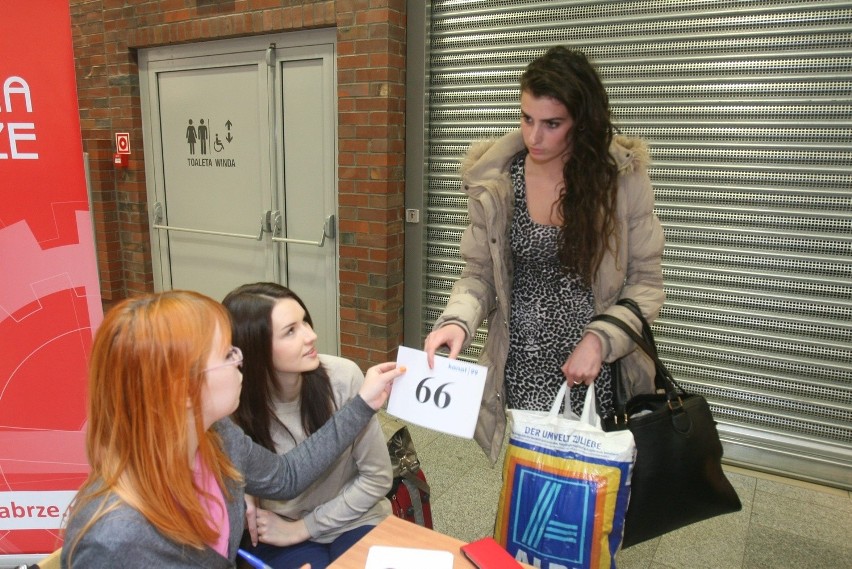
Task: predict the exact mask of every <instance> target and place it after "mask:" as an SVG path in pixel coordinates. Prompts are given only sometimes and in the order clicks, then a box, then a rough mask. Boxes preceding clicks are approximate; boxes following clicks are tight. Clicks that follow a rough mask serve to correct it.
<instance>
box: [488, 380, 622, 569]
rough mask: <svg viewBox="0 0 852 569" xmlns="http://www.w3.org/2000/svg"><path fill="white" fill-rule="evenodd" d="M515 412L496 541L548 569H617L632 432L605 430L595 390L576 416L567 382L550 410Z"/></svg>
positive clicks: (496, 528) (517, 555)
mask: <svg viewBox="0 0 852 569" xmlns="http://www.w3.org/2000/svg"><path fill="white" fill-rule="evenodd" d="M563 399H564V400H565V409H566V411H565V414H564V415H559V406H560V403H561V402H562V400H563ZM509 416H510V421H511V433H510V436H509V447H508V448H507V450H506V461H505V463H504V465H503V489H502V491H501V493H500V504H499V506H498V509H497V523H496V526H495V529H494V533H495V535H494V538H495V539H496V540H497V541H498V542H499V543H500V545H502V546H503V547H505V548H506V550H507V551H508V552H509V553H510V554H511V555H512V556H513V557H514V558H515V559H517V560H518V561H523V562H524V563H529V564H530V565H534V566H536V567H542V568H543V569H544V568H546V569H581V568H583V569H587V568H594V569H614V568H615V554H616V552H617V551H618V549H619V546H620V545H621V537H622V534H623V531H624V515H625V512H626V511H627V502H628V499H629V497H630V474H631V471H632V467H633V461H634V459H635V458H636V447H635V445H634V442H633V434H632V433H631V432H630V431H627V430H625V431H617V432H610V433H607V432H604V431H603V430H602V429H601V422H600V418H599V417H598V414H597V412H596V411H595V394H594V389H592V388H590V389H588V393H587V395H586V400H585V405H584V408H583V414H582V416H581V417H579V418H578V417H577V416H576V415H574V414H573V413H571V410H570V405H569V403H568V397H567V396H566V385H565V384H563V386H562V388H561V389H560V391H559V393H558V394H557V396H556V401H555V402H554V404H553V407H552V408H551V410H550V412H549V413H548V412H543V411H522V410H515V409H513V410H509Z"/></svg>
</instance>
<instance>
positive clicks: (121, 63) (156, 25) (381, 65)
mask: <svg viewBox="0 0 852 569" xmlns="http://www.w3.org/2000/svg"><path fill="white" fill-rule="evenodd" d="M69 3H70V6H71V19H72V28H73V36H74V50H75V57H76V61H77V91H78V97H79V104H80V119H81V128H82V137H83V148H84V150H85V151H86V152H87V153H88V154H89V167H90V179H91V184H92V197H93V215H94V220H95V239H96V243H97V248H98V268H99V271H100V279H101V287H102V294H103V299H104V303H105V305H107V306H108V305H109V304H110V303H111V302H113V301H115V300H118V299H121V298H124V297H126V296H129V295H132V294H135V293H137V292H142V291H151V290H153V288H154V283H153V272H152V269H151V248H150V239H149V233H148V211H147V197H146V185H145V166H144V160H145V157H144V153H143V148H142V114H141V107H140V98H139V70H138V67H137V58H136V50H138V49H139V48H145V47H154V46H162V45H171V44H179V43H187V42H196V41H207V40H214V39H225V38H234V37H242V36H250V35H260V34H269V33H280V32H287V31H296V30H304V29H310V28H324V27H335V28H336V29H337V83H338V125H337V126H338V149H339V162H338V187H339V198H338V199H339V204H340V209H339V212H338V214H339V215H338V219H339V229H340V233H339V237H338V238H339V247H340V263H339V266H340V275H339V276H340V316H341V322H340V331H341V352H342V354H343V355H344V356H346V357H349V358H352V359H354V360H355V361H357V362H358V363H359V364H361V365H362V367H365V366H367V365H370V364H372V363H377V362H381V361H386V360H388V359H392V358H393V357H394V356H395V349H396V347H397V346H398V345H399V344H400V342H401V341H402V299H403V289H402V287H403V233H404V227H403V207H404V200H403V196H404V182H405V180H404V170H405V164H404V145H405V26H406V13H405V0H337V1H334V0H316V1H310V0H301V1H299V0H69ZM116 132H129V133H130V140H131V152H132V153H131V160H130V166H129V168H127V169H126V170H117V169H116V168H115V167H114V165H113V162H112V156H113V153H114V152H115V146H114V145H115V142H114V134H115V133H116Z"/></svg>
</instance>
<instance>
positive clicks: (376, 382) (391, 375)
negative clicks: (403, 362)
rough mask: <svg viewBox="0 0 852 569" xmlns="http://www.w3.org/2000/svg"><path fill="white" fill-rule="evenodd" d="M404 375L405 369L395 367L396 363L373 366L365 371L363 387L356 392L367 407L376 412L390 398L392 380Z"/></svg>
mask: <svg viewBox="0 0 852 569" xmlns="http://www.w3.org/2000/svg"><path fill="white" fill-rule="evenodd" d="M404 373H405V368H404V367H400V368H397V367H396V362H385V363H383V364H378V365H374V366H373V367H371V368H370V369H368V370H367V373H366V375H365V377H364V385H362V386H361V389H360V390H359V391H358V395H360V396H361V398H362V399H363V400H364V401H366V402H367V405H369V406H370V407H372V408H373V410H374V411H378V410H379V408H381V406H382V405H384V404H385V401H387V400H388V397H390V392H391V386H392V384H393V380H394V379H396V378H397V377H399V376H401V375H402V374H404Z"/></svg>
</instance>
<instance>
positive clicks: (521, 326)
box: [505, 152, 613, 417]
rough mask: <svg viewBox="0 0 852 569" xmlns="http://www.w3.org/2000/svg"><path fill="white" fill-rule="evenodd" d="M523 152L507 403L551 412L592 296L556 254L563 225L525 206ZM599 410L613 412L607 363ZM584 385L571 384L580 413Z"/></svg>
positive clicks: (515, 167)
mask: <svg viewBox="0 0 852 569" xmlns="http://www.w3.org/2000/svg"><path fill="white" fill-rule="evenodd" d="M525 158H526V153H525V152H522V153H520V154H519V155H518V156H517V157H515V158H514V159H513V160H512V165H511V170H510V173H511V177H512V187H513V189H514V194H515V210H514V214H513V217H512V229H511V246H512V262H513V265H514V276H513V282H512V307H511V312H510V317H509V354H508V357H507V359H506V379H505V386H506V403H507V405H508V407H509V409H529V410H535V411H547V410H549V409H550V406H551V404H552V403H553V400H554V398H555V397H556V392H557V391H558V390H559V387H560V386H561V384H562V383H563V382H564V381H565V376H564V375H563V373H562V369H561V368H562V365H563V364H564V363H565V360H566V359H567V358H568V355H569V354H570V353H571V352H572V351H573V350H574V347H575V346H576V345H577V343H578V342H579V341H580V338H582V336H583V329H584V328H585V326H586V325H587V324H588V323H589V320H590V319H591V318H592V316H594V314H595V308H594V306H595V303H594V295H593V293H592V290H591V288H590V287H587V286H585V285H584V284H583V283H582V281H581V280H580V278H579V277H578V276H577V275H574V274H566V273H565V272H564V271H563V270H562V267H561V266H560V263H559V259H558V254H557V250H558V241H557V240H558V237H559V228H558V227H555V226H552V225H540V224H538V223H536V222H534V221H533V220H532V218H531V217H530V213H529V210H528V209H527V199H526V182H525V177H524V160H525ZM594 386H595V395H596V399H597V404H598V413H599V414H600V415H601V416H604V417H605V416H607V415H610V414H612V409H613V397H612V378H611V375H610V370H609V365H607V364H604V365H603V366H602V367H601V373H600V375H599V376H598V378H597V379H596V380H595V383H594ZM586 389H587V387H586V386H585V385H582V386H579V387H575V388H572V389H571V409H572V410H573V411H574V412H575V413H577V414H578V415H579V414H580V413H581V412H582V409H583V401H584V399H585V397H586Z"/></svg>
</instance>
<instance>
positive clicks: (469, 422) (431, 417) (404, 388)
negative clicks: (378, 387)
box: [388, 346, 488, 439]
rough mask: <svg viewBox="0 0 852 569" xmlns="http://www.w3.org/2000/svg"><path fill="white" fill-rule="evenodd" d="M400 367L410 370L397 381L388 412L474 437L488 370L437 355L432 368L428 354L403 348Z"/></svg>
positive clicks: (400, 353) (458, 434) (419, 422)
mask: <svg viewBox="0 0 852 569" xmlns="http://www.w3.org/2000/svg"><path fill="white" fill-rule="evenodd" d="M396 363H397V366H405V367H406V368H408V369H407V370H406V372H405V374H404V375H403V376H401V377H399V378H397V379H395V380H394V382H393V390H392V391H391V395H390V399H389V400H388V413H390V414H391V415H395V416H396V417H399V418H400V419H403V420H404V421H408V422H410V423H414V424H415V425H420V426H421V427H426V428H427V429H433V430H435V431H441V432H442V433H447V434H450V435H456V436H459V437H464V438H467V439H472V438H473V432H474V430H475V429H476V418H477V417H478V416H479V406H480V404H481V403H482V392H483V390H484V389H485V375H486V374H487V373H488V368H486V367H485V366H481V365H478V364H472V363H468V362H463V361H459V360H451V359H450V358H445V357H443V356H437V355H436V356H435V367H434V369H429V364H428V363H427V361H426V352H424V351H422V350H413V349H411V348H406V347H405V346H400V347H399V352H398V354H397V357H396Z"/></svg>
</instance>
